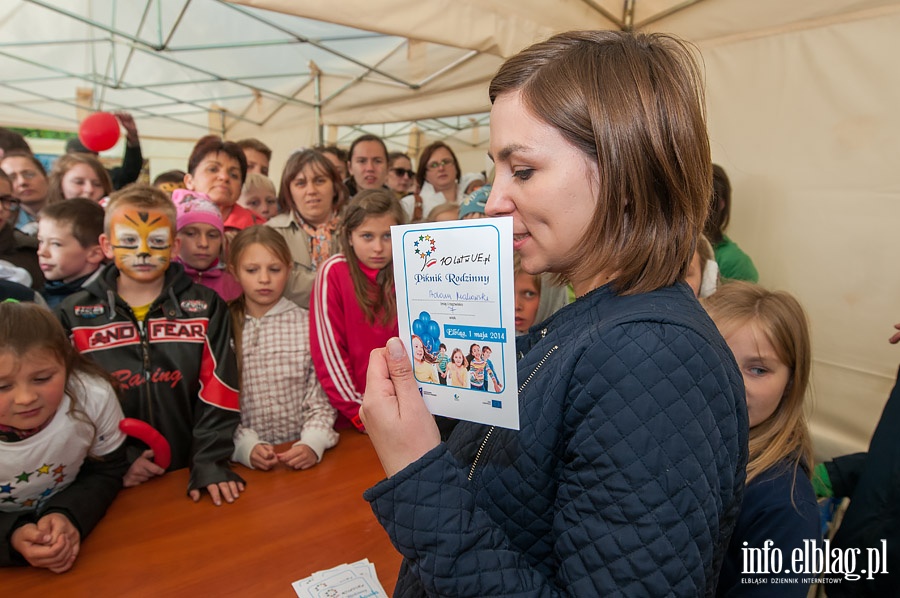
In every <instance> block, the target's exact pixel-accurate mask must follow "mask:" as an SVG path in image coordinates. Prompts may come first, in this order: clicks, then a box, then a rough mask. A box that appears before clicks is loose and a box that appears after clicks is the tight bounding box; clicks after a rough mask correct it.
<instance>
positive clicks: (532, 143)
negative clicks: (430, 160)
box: [485, 92, 605, 295]
mask: <svg viewBox="0 0 900 598" xmlns="http://www.w3.org/2000/svg"><path fill="white" fill-rule="evenodd" d="M490 155H491V156H492V158H493V160H494V163H495V165H496V173H495V176H494V186H493V187H492V188H491V194H490V197H489V198H488V202H487V206H486V208H485V213H486V214H487V215H488V216H512V219H513V249H514V250H515V251H518V252H519V256H520V257H521V260H522V268H523V269H524V270H525V271H526V272H529V273H531V274H540V273H541V272H558V273H562V274H564V275H571V274H572V273H573V272H574V270H575V267H576V266H577V265H578V264H576V263H575V262H574V260H573V254H574V252H575V250H576V249H577V248H578V245H579V243H581V240H582V238H583V237H584V235H585V232H586V231H587V228H588V226H589V225H590V222H591V220H592V218H593V215H594V210H595V208H596V205H597V193H598V189H599V183H600V174H599V169H598V167H597V164H596V163H595V162H593V161H591V160H589V159H588V158H587V157H586V156H585V155H584V154H583V153H582V152H581V151H580V150H578V149H577V148H576V147H575V146H574V145H572V144H570V143H569V142H568V141H566V140H565V139H564V138H563V136H562V135H561V134H560V133H559V131H557V130H556V129H555V128H554V127H552V126H551V125H549V124H547V123H545V122H543V121H541V120H538V119H537V118H536V117H535V116H534V115H532V114H531V112H529V111H528V109H527V108H526V107H525V106H524V104H523V103H522V100H521V97H520V93H519V92H510V93H505V94H502V95H500V96H499V97H498V98H497V99H496V100H495V101H494V106H493V108H492V109H491V150H490ZM599 275H600V273H599V272H598V273H595V275H594V276H599ZM570 280H571V282H572V284H573V286H574V287H575V291H576V293H577V294H579V295H581V294H584V293H585V292H587V291H588V290H590V289H591V288H593V287H589V288H584V287H585V286H588V285H589V284H591V282H592V280H593V276H592V277H591V278H589V279H587V280H575V279H574V278H571V277H570ZM604 282H605V281H604ZM579 288H581V291H580V292H579Z"/></svg>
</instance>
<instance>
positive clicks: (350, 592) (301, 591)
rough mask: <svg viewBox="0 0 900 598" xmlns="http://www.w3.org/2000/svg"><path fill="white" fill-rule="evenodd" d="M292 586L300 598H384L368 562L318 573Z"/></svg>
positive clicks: (363, 561)
mask: <svg viewBox="0 0 900 598" xmlns="http://www.w3.org/2000/svg"><path fill="white" fill-rule="evenodd" d="M291 587H292V588H294V592H296V593H297V596H299V597H300V598H387V592H385V591H384V588H383V587H381V583H380V582H379V581H378V576H377V575H376V574H375V565H373V564H372V563H371V562H369V560H368V559H363V560H361V561H356V562H355V563H350V564H349V565H348V564H347V563H344V564H342V565H338V566H337V567H332V568H331V569H326V570H325V571H317V572H315V573H313V574H312V575H310V576H309V577H307V578H304V579H301V580H298V581H295V582H294V583H292V584H291Z"/></svg>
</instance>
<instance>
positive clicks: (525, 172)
mask: <svg viewBox="0 0 900 598" xmlns="http://www.w3.org/2000/svg"><path fill="white" fill-rule="evenodd" d="M532 174H534V169H533V168H522V169H519V170H514V171H513V178H517V179H519V180H520V181H527V180H528V179H530V178H531V175H532Z"/></svg>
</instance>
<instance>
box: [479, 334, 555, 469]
mask: <svg viewBox="0 0 900 598" xmlns="http://www.w3.org/2000/svg"><path fill="white" fill-rule="evenodd" d="M558 348H559V345H553V346H552V347H551V348H550V350H549V351H547V354H546V355H544V357H543V358H541V360H540V361H539V362H538V364H537V365H536V366H535V367H534V369H533V370H532V371H531V373H530V374H528V377H527V378H525V382H523V383H522V385H521V386H520V387H519V391H518V393H519V394H522V391H523V390H525V386H527V385H528V383H529V382H531V379H532V378H533V377H534V375H535V374H536V373H537V371H538V370H539V369H541V366H542V365H544V362H545V361H547V358H549V357H550V355H551V354H552V353H553V352H554V351H556V350H557V349H558ZM495 427H496V426H491V429H490V430H488V431H487V434H485V436H484V440H482V441H481V446H480V447H478V452H477V453H475V460H474V461H472V467H471V468H470V469H469V476H468V480H469V481H470V482H471V481H472V478H473V477H474V476H475V467H476V466H477V465H478V460H479V459H481V454H482V453H483V452H484V447H485V446H487V443H488V440H490V438H491V434H493V433H494V428H495Z"/></svg>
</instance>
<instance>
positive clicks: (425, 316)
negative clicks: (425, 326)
mask: <svg viewBox="0 0 900 598" xmlns="http://www.w3.org/2000/svg"><path fill="white" fill-rule="evenodd" d="M419 319H420V320H422V321H423V322H428V321H429V320H430V319H431V314H430V313H428V312H427V311H423V312H422V313H420V314H419Z"/></svg>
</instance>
